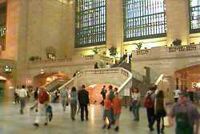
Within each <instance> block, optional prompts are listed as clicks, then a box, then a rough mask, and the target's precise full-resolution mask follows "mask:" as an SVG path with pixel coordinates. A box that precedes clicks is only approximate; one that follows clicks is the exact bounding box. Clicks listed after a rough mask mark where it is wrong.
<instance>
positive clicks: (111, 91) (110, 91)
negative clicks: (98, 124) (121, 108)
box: [108, 85, 115, 124]
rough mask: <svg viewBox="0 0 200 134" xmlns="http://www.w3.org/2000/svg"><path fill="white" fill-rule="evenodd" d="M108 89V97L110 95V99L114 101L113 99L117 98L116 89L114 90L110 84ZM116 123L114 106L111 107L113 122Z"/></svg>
mask: <svg viewBox="0 0 200 134" xmlns="http://www.w3.org/2000/svg"><path fill="white" fill-rule="evenodd" d="M108 90H109V94H108V97H109V99H110V101H111V102H112V101H113V99H114V98H115V91H114V90H113V86H112V85H109V86H108ZM114 123H115V119H114V113H113V108H112V107H111V124H114Z"/></svg>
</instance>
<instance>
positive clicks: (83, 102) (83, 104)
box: [78, 85, 89, 121]
mask: <svg viewBox="0 0 200 134" xmlns="http://www.w3.org/2000/svg"><path fill="white" fill-rule="evenodd" d="M78 100H79V105H80V108H81V121H84V113H85V119H86V120H88V104H89V93H88V91H87V90H86V89H85V85H82V89H81V90H80V91H79V92H78Z"/></svg>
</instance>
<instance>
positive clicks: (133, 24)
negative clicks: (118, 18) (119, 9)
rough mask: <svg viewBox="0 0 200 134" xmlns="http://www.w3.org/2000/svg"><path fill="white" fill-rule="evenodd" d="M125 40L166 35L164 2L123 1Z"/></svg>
mask: <svg viewBox="0 0 200 134" xmlns="http://www.w3.org/2000/svg"><path fill="white" fill-rule="evenodd" d="M124 2H125V3H124V5H125V17H124V18H125V20H124V21H125V27H124V34H125V39H131V38H138V37H143V38H144V37H145V38H146V37H148V36H152V35H159V34H165V33H166V28H165V27H166V16H165V5H164V0H125V1H124Z"/></svg>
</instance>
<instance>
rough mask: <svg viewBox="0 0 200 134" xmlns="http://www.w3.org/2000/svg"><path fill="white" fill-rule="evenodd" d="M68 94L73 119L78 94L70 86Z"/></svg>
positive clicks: (73, 118)
mask: <svg viewBox="0 0 200 134" xmlns="http://www.w3.org/2000/svg"><path fill="white" fill-rule="evenodd" d="M70 96H71V98H70V107H71V119H72V120H75V115H76V111H77V100H78V94H77V91H76V88H75V87H72V90H71V93H70Z"/></svg>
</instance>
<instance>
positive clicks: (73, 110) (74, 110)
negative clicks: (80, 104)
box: [70, 103, 77, 120]
mask: <svg viewBox="0 0 200 134" xmlns="http://www.w3.org/2000/svg"><path fill="white" fill-rule="evenodd" d="M70 106H71V119H72V120H75V115H76V111H77V103H71V105H70Z"/></svg>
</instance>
